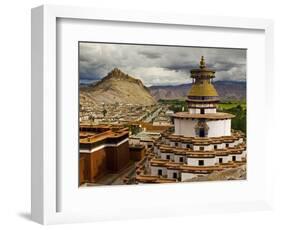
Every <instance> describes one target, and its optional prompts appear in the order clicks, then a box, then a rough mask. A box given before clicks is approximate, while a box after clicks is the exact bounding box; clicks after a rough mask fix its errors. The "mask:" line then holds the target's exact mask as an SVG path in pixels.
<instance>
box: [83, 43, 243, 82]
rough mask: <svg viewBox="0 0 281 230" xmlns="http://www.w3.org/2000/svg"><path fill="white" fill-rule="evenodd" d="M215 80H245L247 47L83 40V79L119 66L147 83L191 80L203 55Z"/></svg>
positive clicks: (99, 75)
mask: <svg viewBox="0 0 281 230" xmlns="http://www.w3.org/2000/svg"><path fill="white" fill-rule="evenodd" d="M202 55H203V56H205V60H206V65H207V67H208V68H211V69H214V70H215V71H216V80H231V81H244V80H246V50H241V49H222V48H200V47H171V46H144V45H122V44H99V43H80V74H79V75H80V79H81V80H83V79H84V80H87V81H91V79H92V80H93V81H96V80H98V79H101V78H103V77H104V76H106V74H107V73H108V72H110V71H111V70H112V69H113V68H115V67H117V68H119V69H121V70H122V71H123V72H125V73H127V74H129V75H131V76H133V77H135V78H138V79H140V80H142V81H143V83H144V84H145V85H147V86H150V85H175V84H183V83H188V82H190V81H191V79H190V77H189V76H190V70H191V69H194V68H198V66H199V61H200V57H201V56H202Z"/></svg>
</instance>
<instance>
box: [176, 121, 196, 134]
mask: <svg viewBox="0 0 281 230" xmlns="http://www.w3.org/2000/svg"><path fill="white" fill-rule="evenodd" d="M196 124H197V120H187V119H177V118H175V134H176V135H183V136H187V137H195V136H196V135H195V129H194V127H195V125H196Z"/></svg>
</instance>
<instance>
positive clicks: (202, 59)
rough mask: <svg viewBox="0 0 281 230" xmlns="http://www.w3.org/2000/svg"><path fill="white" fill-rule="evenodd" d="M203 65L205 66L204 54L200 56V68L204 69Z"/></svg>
mask: <svg viewBox="0 0 281 230" xmlns="http://www.w3.org/2000/svg"><path fill="white" fill-rule="evenodd" d="M205 67H206V65H205V59H204V56H201V61H200V69H204V68H205Z"/></svg>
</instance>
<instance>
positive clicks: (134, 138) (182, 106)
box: [32, 6, 274, 224]
mask: <svg viewBox="0 0 281 230" xmlns="http://www.w3.org/2000/svg"><path fill="white" fill-rule="evenodd" d="M222 19H223V20H222ZM272 31H273V25H272V22H271V21H270V20H263V19H241V18H239V19H238V18H227V17H223V18H221V17H198V16H189V15H173V14H171V15H169V14H158V13H153V14H152V13H149V12H120V11H111V10H109V11H103V10H99V9H85V8H76V7H62V6H60V7H59V6H41V7H38V8H35V9H33V10H32V219H33V220H35V221H37V222H40V223H43V224H51V223H65V222H79V221H95V220H107V219H108V220H109V219H125V218H142V217H151V216H155V217H157V216H158V217H159V216H163V217H164V216H173V215H187V214H191V213H205V212H206V213H207V212H212V213H213V212H220V211H224V212H225V211H230V212H233V211H245V210H261V209H262V210H264V209H268V208H270V207H271V204H272V203H271V191H272V189H271V184H272V177H271V174H272V171H271V170H272V169H271V168H270V160H271V157H270V156H271V155H272V153H271V149H270V148H271V147H270V140H269V138H268V137H267V136H265V135H264V133H270V132H271V131H272V129H273V125H272V124H271V122H272V121H271V120H270V119H268V118H269V116H270V111H272V108H273V103H274V100H273V99H272V90H271V87H272V84H274V83H273V82H274V80H273V74H272V71H273V70H272V69H273V68H272V64H271V63H272V58H273V41H272ZM261 108H262V109H261ZM260 121H263V122H260ZM257 124H258V125H259V130H260V132H256V131H255V130H256V125H257ZM265 162H266V163H265ZM261 168H262V170H260V169H261Z"/></svg>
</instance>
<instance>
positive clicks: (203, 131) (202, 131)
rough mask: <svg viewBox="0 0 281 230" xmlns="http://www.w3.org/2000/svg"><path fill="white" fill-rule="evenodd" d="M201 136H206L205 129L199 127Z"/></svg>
mask: <svg viewBox="0 0 281 230" xmlns="http://www.w3.org/2000/svg"><path fill="white" fill-rule="evenodd" d="M199 137H205V129H203V128H201V129H199Z"/></svg>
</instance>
